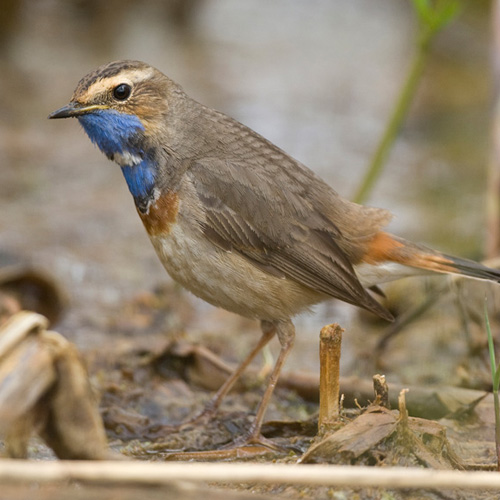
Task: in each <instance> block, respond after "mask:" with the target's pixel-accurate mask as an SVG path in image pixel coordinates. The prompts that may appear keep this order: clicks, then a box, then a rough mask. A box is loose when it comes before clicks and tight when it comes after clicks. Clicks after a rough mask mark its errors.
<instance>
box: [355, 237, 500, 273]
mask: <svg viewBox="0 0 500 500" xmlns="http://www.w3.org/2000/svg"><path fill="white" fill-rule="evenodd" d="M360 264H361V266H359V267H360V268H362V269H363V271H364V272H366V271H365V270H366V269H367V268H371V273H372V274H374V269H377V271H378V273H377V274H378V275H379V276H380V277H381V280H380V281H379V282H380V283H381V282H384V281H391V280H393V279H398V278H400V277H403V276H411V275H412V274H428V273H444V274H458V275H461V276H467V277H469V278H475V279H480V280H486V281H493V282H497V283H500V271H499V270H498V269H493V268H490V267H487V266H484V265H483V264H480V263H479V262H475V261H473V260H468V259H462V258H460V257H454V256H452V255H446V254H443V253H441V252H438V251H436V250H432V249H430V248H427V247H425V246H423V245H419V244H416V243H412V242H410V241H407V240H404V239H403V238H399V237H397V236H393V235H391V234H389V233H385V232H383V231H380V232H379V233H377V235H376V236H375V237H374V238H373V239H372V240H371V241H370V242H369V243H368V245H367V250H366V252H365V254H364V255H363V257H362V259H361V263H360ZM384 269H385V270H386V271H385V274H386V275H385V276H384V275H383V272H382V270H384ZM412 270H414V271H413V272H412ZM360 278H361V277H360Z"/></svg>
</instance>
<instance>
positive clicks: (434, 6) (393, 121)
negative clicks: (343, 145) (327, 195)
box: [353, 0, 458, 203]
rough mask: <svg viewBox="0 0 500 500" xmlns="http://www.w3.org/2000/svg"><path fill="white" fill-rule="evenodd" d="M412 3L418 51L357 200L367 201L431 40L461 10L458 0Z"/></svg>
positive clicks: (359, 189)
mask: <svg viewBox="0 0 500 500" xmlns="http://www.w3.org/2000/svg"><path fill="white" fill-rule="evenodd" d="M413 5H414V8H415V11H416V13H417V16H418V20H419V31H418V37H417V48H416V52H415V55H414V57H413V61H412V63H411V65H410V68H409V70H408V75H407V77H406V81H405V83H404V85H403V87H402V89H401V92H400V94H399V96H398V99H397V101H396V104H395V107H394V110H393V112H392V114H391V117H390V119H389V121H388V123H387V126H386V128H385V131H384V133H383V135H382V138H381V140H380V142H379V144H378V146H377V149H376V150H375V153H374V155H373V157H372V160H371V162H370V164H369V165H368V168H367V170H366V173H365V175H364V177H363V179H362V181H361V184H360V186H359V188H358V191H357V192H356V194H355V196H354V198H353V201H355V202H356V203H363V202H365V201H366V199H367V198H368V196H369V195H370V193H371V191H372V190H373V186H374V185H375V182H376V181H377V179H378V177H379V176H380V174H381V173H382V170H383V168H384V165H385V164H386V160H387V157H388V156H389V152H390V150H391V147H392V145H393V144H394V141H395V140H396V137H397V135H398V132H399V130H400V128H401V124H402V123H403V120H404V118H405V116H406V114H407V112H408V109H409V107H410V104H411V102H412V101H413V98H414V95H415V92H416V89H417V86H418V83H419V81H420V78H421V76H422V73H423V71H424V68H425V65H426V62H427V59H428V56H429V51H430V47H431V43H432V40H433V39H434V37H435V36H436V35H437V34H438V33H439V31H441V29H442V28H443V27H444V26H445V25H446V24H448V23H449V22H450V21H451V19H453V17H455V15H456V14H457V12H458V3H457V1H456V0H441V1H437V2H435V3H432V2H431V1H430V0H413Z"/></svg>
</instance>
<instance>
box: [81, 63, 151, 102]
mask: <svg viewBox="0 0 500 500" xmlns="http://www.w3.org/2000/svg"><path fill="white" fill-rule="evenodd" d="M152 76H153V68H147V69H142V68H141V69H129V70H125V71H121V72H120V73H118V74H117V75H113V76H110V77H107V78H103V79H100V80H97V81H96V82H94V83H93V84H92V85H91V86H90V87H89V88H88V89H87V90H86V91H85V92H84V93H83V95H81V96H79V97H78V98H79V99H80V100H81V101H82V102H87V101H88V100H90V99H91V98H92V96H95V95H98V94H102V93H105V92H107V91H109V90H110V89H112V88H114V87H116V86H117V85H120V84H121V83H127V84H128V85H130V86H131V87H133V86H134V84H136V83H138V82H141V81H144V80H147V79H148V78H151V77H152Z"/></svg>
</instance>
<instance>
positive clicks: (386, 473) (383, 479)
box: [0, 460, 500, 491]
mask: <svg viewBox="0 0 500 500" xmlns="http://www.w3.org/2000/svg"><path fill="white" fill-rule="evenodd" d="M61 481H63V482H66V481H82V482H84V483H101V484H102V483H107V484H111V483H120V484H122V485H127V484H142V485H151V486H160V485H167V484H172V483H176V482H178V481H191V482H194V483H199V482H207V481H208V482H210V483H214V482H223V483H231V484H235V483H257V484H294V485H310V486H332V487H347V488H348V487H351V488H390V489H411V488H413V489H430V488H433V489H436V488H441V489H455V488H457V489H462V490H465V489H467V490H484V491H487V490H490V491H491V490H500V474H497V473H494V472H483V471H481V472H478V471H473V472H465V471H456V470H433V469H422V468H406V467H366V466H356V467H352V466H339V465H289V464H256V463H158V462H154V463H151V462H149V463H148V462H132V461H130V462H110V461H100V462H78V461H59V462H31V461H25V460H1V461H0V483H2V484H6V483H7V482H9V483H18V484H19V483H23V484H27V483H29V482H37V483H49V482H61Z"/></svg>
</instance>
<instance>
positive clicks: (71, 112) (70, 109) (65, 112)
mask: <svg viewBox="0 0 500 500" xmlns="http://www.w3.org/2000/svg"><path fill="white" fill-rule="evenodd" d="M78 111H79V109H78V107H77V104H76V103H74V102H70V103H69V104H67V105H66V106H63V107H62V108H60V109H58V110H57V111H54V112H53V113H50V115H49V119H50V118H71V117H72V116H77V115H78Z"/></svg>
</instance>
